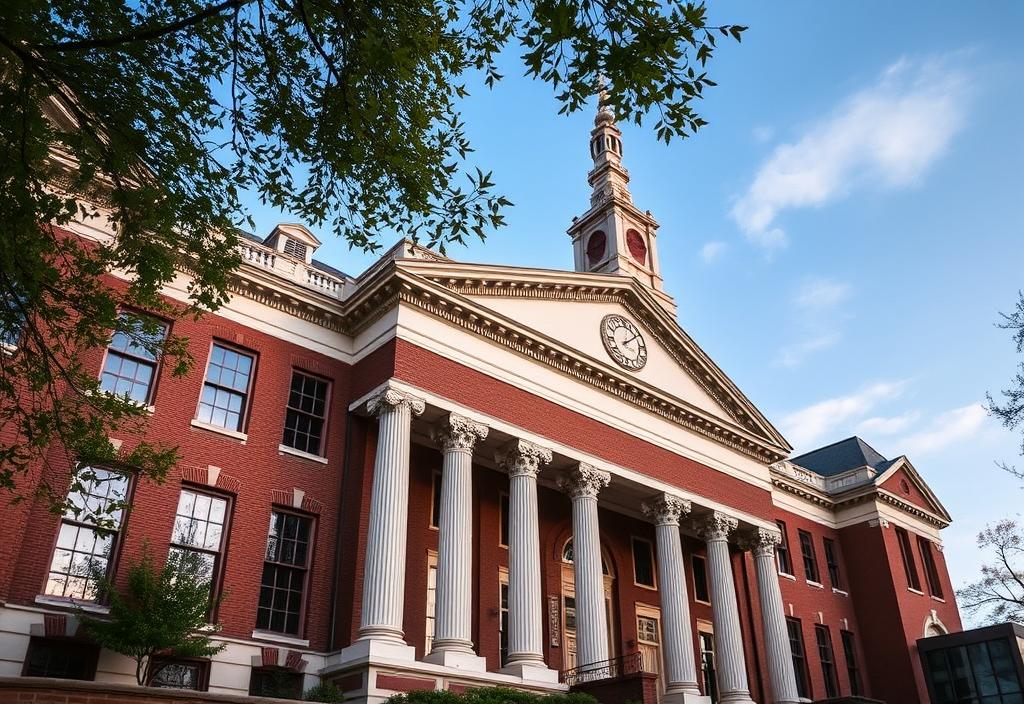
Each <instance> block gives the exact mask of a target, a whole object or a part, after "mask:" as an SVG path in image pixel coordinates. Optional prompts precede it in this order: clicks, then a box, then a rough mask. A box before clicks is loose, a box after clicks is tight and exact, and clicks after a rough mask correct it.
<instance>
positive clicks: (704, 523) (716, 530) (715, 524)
mask: <svg viewBox="0 0 1024 704" xmlns="http://www.w3.org/2000/svg"><path fill="white" fill-rule="evenodd" d="M737 526H739V521H737V520H736V519H735V518H733V517H732V516H728V515H726V514H724V513H721V512H719V511H715V512H713V513H710V514H708V515H707V516H702V517H701V518H698V519H697V520H696V521H694V524H693V527H694V528H695V529H696V531H697V535H699V536H700V537H701V538H702V539H704V540H708V541H711V540H728V539H729V535H730V534H732V532H733V531H734V530H736V528H737Z"/></svg>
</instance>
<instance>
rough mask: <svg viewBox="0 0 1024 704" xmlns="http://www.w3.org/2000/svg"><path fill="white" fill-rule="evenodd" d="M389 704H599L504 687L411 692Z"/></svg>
mask: <svg viewBox="0 0 1024 704" xmlns="http://www.w3.org/2000/svg"><path fill="white" fill-rule="evenodd" d="M387 704H597V700H596V699H594V698H593V697H592V696H590V695H589V694H581V693H573V694H551V695H547V696H545V695H543V694H532V693H530V692H521V691H519V690H517V689H506V688H504V687H481V688H479V689H470V690H468V691H466V692H463V693H462V694H455V693H454V692H428V691H423V692H409V693H408V694H396V695H394V696H393V697H390V698H389V699H388V701H387Z"/></svg>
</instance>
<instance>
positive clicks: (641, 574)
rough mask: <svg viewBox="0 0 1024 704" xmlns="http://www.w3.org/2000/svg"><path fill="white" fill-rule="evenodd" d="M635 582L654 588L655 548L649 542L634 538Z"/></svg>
mask: <svg viewBox="0 0 1024 704" xmlns="http://www.w3.org/2000/svg"><path fill="white" fill-rule="evenodd" d="M633 581H635V582H636V583H637V584H640V585H642V586H645V587H653V586H654V548H653V546H652V545H651V543H650V541H649V540H644V539H643V538H635V537H634V538H633Z"/></svg>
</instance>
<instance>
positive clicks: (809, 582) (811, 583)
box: [807, 579, 825, 589]
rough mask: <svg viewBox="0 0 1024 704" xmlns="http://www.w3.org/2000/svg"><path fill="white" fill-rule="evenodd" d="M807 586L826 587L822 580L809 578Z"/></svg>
mask: <svg viewBox="0 0 1024 704" xmlns="http://www.w3.org/2000/svg"><path fill="white" fill-rule="evenodd" d="M807 586H808V587H814V588H815V589H824V588H825V585H824V584H822V583H821V582H815V581H814V580H813V579H808V580H807Z"/></svg>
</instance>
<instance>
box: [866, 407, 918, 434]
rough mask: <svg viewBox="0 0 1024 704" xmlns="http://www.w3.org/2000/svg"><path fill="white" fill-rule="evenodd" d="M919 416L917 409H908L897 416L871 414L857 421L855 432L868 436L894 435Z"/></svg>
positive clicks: (907, 426)
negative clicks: (869, 416) (871, 415)
mask: <svg viewBox="0 0 1024 704" xmlns="http://www.w3.org/2000/svg"><path fill="white" fill-rule="evenodd" d="M920 417H921V414H920V413H918V412H917V411H908V412H907V413H903V414H901V415H898V416H888V417H886V416H873V417H871V418H865V419H864V420H862V421H861V422H860V423H858V424H857V428H856V432H857V434H858V435H867V436H869V438H870V437H871V436H875V435H895V434H896V433H900V432H903V431H904V430H906V429H907V428H909V427H910V426H911V425H913V424H914V423H915V422H916V421H917V419H918V418H920Z"/></svg>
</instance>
